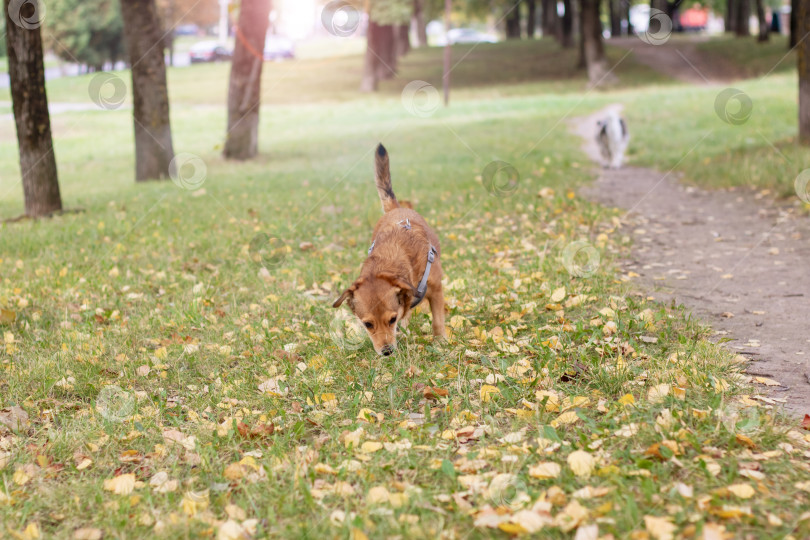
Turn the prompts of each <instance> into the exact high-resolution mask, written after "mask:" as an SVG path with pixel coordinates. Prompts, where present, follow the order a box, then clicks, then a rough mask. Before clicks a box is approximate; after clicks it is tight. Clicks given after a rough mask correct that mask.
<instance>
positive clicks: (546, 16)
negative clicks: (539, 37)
mask: <svg viewBox="0 0 810 540" xmlns="http://www.w3.org/2000/svg"><path fill="white" fill-rule="evenodd" d="M542 1H543V4H542V6H541V9H542V13H541V14H540V17H541V22H540V28H541V29H542V30H543V37H547V36H555V37H559V36H560V23H559V16H558V15H557V0H542Z"/></svg>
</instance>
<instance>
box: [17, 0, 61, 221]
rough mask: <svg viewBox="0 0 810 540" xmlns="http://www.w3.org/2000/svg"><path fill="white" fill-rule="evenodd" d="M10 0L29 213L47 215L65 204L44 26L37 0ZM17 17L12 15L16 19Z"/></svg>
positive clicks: (19, 134)
mask: <svg viewBox="0 0 810 540" xmlns="http://www.w3.org/2000/svg"><path fill="white" fill-rule="evenodd" d="M10 1H11V0H5V2H4V5H3V13H4V15H5V26H6V54H7V56H8V76H9V83H10V85H11V101H12V103H13V109H14V121H15V123H16V125H17V144H18V145H19V152H20V174H21V175H22V185H23V196H24V198H25V214H26V215H27V216H30V217H41V216H47V215H49V214H52V213H54V212H57V211H59V210H61V209H62V198H61V196H60V194H59V180H58V178H57V175H56V156H54V152H53V140H52V139H51V117H50V115H49V114H48V96H47V95H46V93H45V65H44V63H43V60H42V35H41V34H40V30H39V24H40V23H39V22H32V21H38V20H39V21H41V17H39V16H38V15H39V14H40V13H41V11H40V9H41V6H40V5H39V4H38V2H37V0H32V1H29V2H26V3H23V4H22V5H20V4H19V3H16V8H17V11H18V12H16V13H15V9H14V8H13V7H12V8H11V10H12V13H9V8H10V7H11V6H10V5H9V4H10ZM12 18H13V19H12Z"/></svg>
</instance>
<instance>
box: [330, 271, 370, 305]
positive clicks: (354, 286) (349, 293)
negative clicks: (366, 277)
mask: <svg viewBox="0 0 810 540" xmlns="http://www.w3.org/2000/svg"><path fill="white" fill-rule="evenodd" d="M362 284H363V278H358V279H357V281H355V282H354V283H352V284H351V285H350V286H349V288H348V289H346V290H345V291H343V294H341V295H340V298H338V299H337V300H335V303H334V304H332V307H333V308H338V307H340V305H341V304H342V303H343V302H344V301H345V300H346V299H347V298H348V299H349V306H351V300H352V298H354V292H355V291H356V290H357V288H358V287H359V286H360V285H362Z"/></svg>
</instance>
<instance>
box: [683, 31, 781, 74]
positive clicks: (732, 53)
mask: <svg viewBox="0 0 810 540" xmlns="http://www.w3.org/2000/svg"><path fill="white" fill-rule="evenodd" d="M697 47H698V50H700V51H701V52H702V53H703V54H705V55H707V56H709V57H710V58H712V59H714V60H715V61H717V62H722V63H727V64H731V65H733V66H734V69H735V70H736V71H737V72H738V73H740V74H741V75H742V76H743V77H746V78H750V77H762V76H763V75H766V74H768V73H780V72H787V71H790V72H793V71H795V70H796V51H795V50H789V49H790V48H789V47H788V37H787V36H781V35H775V34H771V36H770V40H769V41H768V42H766V43H758V42H757V40H756V37H755V36H750V37H748V38H737V37H734V36H727V35H724V36H722V37H717V38H712V39H710V40H709V41H705V42H703V43H700V44H699V45H698V46H697Z"/></svg>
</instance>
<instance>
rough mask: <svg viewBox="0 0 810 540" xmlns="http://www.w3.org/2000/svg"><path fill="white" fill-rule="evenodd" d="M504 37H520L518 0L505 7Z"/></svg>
mask: <svg viewBox="0 0 810 540" xmlns="http://www.w3.org/2000/svg"><path fill="white" fill-rule="evenodd" d="M507 9H508V10H509V11H508V12H507V13H506V39H520V0H518V1H517V2H516V3H515V4H512V5H510V6H508V7H507Z"/></svg>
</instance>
